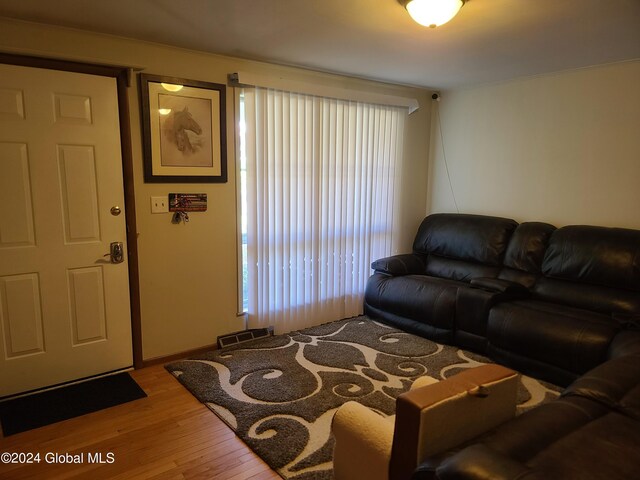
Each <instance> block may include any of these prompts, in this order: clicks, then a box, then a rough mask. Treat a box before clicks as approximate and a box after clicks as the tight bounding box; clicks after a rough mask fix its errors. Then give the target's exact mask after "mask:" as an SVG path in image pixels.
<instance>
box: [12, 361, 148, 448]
mask: <svg viewBox="0 0 640 480" xmlns="http://www.w3.org/2000/svg"><path fill="white" fill-rule="evenodd" d="M146 396H147V394H146V393H144V390H142V388H140V386H139V385H138V384H137V383H136V382H135V380H134V379H133V378H131V376H130V375H129V374H128V373H126V372H125V373H119V374H116V375H110V376H107V377H102V378H97V379H95V380H89V381H87V382H83V383H77V384H75V385H69V386H68V387H62V388H58V389H55V390H49V391H46V392H42V393H36V394H34V395H29V396H27V397H21V398H16V399H13V400H7V401H6V402H1V403H0V423H2V431H3V435H4V436H5V437H7V436H9V435H13V434H16V433H20V432H25V431H27V430H31V429H33V428H38V427H43V426H45V425H49V424H51V423H56V422H61V421H62V420H68V419H69V418H74V417H79V416H80V415H85V414H87V413H92V412H97V411H98V410H102V409H105V408H109V407H114V406H116V405H120V404H121V403H127V402H130V401H132V400H137V399H139V398H144V397H146Z"/></svg>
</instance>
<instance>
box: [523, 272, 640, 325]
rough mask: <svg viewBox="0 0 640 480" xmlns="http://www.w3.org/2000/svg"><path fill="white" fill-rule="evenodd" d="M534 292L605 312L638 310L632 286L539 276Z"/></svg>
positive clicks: (547, 298) (536, 295)
mask: <svg viewBox="0 0 640 480" xmlns="http://www.w3.org/2000/svg"><path fill="white" fill-rule="evenodd" d="M532 291H533V296H534V298H537V299H539V300H542V301H545V302H552V303H559V304H562V305H568V306H572V307H576V308H581V309H584V310H591V311H593V312H599V313H602V314H605V315H609V316H611V315H614V314H615V315H632V314H635V313H638V314H640V295H638V293H637V292H634V291H632V290H622V289H619V288H611V287H602V286H598V285H589V284H585V283H582V284H581V283H577V282H571V281H567V280H557V279H555V278H540V279H539V280H538V281H537V282H536V284H535V286H534V287H533V290H532Z"/></svg>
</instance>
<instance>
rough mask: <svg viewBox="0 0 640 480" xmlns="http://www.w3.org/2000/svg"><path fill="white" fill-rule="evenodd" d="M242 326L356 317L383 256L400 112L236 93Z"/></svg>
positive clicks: (290, 326)
mask: <svg viewBox="0 0 640 480" xmlns="http://www.w3.org/2000/svg"><path fill="white" fill-rule="evenodd" d="M242 94H243V97H244V102H243V105H244V118H245V154H246V162H247V163H246V169H247V170H246V179H247V180H246V192H245V194H246V202H247V203H246V209H247V211H246V212H245V213H246V219H247V227H246V230H247V231H246V233H247V238H246V242H247V272H246V275H247V277H248V278H247V283H248V288H247V290H248V291H247V295H248V312H247V313H248V319H249V326H250V327H251V328H256V327H265V326H268V325H273V326H275V329H276V332H287V331H291V330H296V329H300V328H305V327H308V326H312V325H317V324H320V323H323V322H327V321H332V320H338V319H341V318H347V317H352V316H355V315H358V314H361V313H362V302H363V295H364V288H365V285H366V281H367V278H368V277H369V275H370V273H371V271H370V264H371V261H372V260H375V259H376V258H380V257H384V256H387V255H389V254H390V253H391V240H392V234H393V231H392V230H393V212H394V198H395V195H396V193H397V185H396V184H397V176H398V175H397V173H398V172H399V171H400V168H399V167H400V162H401V161H402V143H403V130H404V122H405V118H406V116H407V110H406V108H399V107H392V106H381V105H371V104H365V103H360V102H350V101H345V100H336V99H329V98H322V97H315V96H311V95H304V94H297V93H290V92H282V91H277V90H272V89H265V88H258V87H256V88H251V89H244V90H243V92H242Z"/></svg>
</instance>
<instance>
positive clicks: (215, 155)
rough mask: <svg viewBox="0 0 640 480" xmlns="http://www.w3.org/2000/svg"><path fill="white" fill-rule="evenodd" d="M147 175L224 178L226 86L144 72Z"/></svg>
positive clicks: (177, 179) (152, 179) (153, 178)
mask: <svg viewBox="0 0 640 480" xmlns="http://www.w3.org/2000/svg"><path fill="white" fill-rule="evenodd" d="M139 78H140V99H141V106H142V134H143V147H144V158H143V164H144V181H145V182H147V183H226V182H227V141H226V140H227V134H226V118H227V117H226V86H225V85H223V84H219V83H211V82H202V81H197V80H187V79H184V78H176V77H168V76H160V75H151V74H144V73H141V74H140V77H139Z"/></svg>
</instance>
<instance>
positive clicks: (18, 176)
mask: <svg viewBox="0 0 640 480" xmlns="http://www.w3.org/2000/svg"><path fill="white" fill-rule="evenodd" d="M122 182H123V181H122V158H121V151H120V128H119V120H118V102H117V86H116V80H115V79H113V78H109V77H101V76H96V75H87V74H79V73H71V72H61V71H55V70H45V69H38V68H30V67H18V66H10V65H0V328H1V330H2V332H1V335H2V341H1V342H0V396H4V395H11V394H14V393H19V392H23V391H27V390H32V389H36V388H41V387H46V386H49V385H54V384H57V383H61V382H67V381H72V380H75V379H78V378H82V377H87V376H91V375H97V374H100V373H104V372H108V371H112V370H117V369H121V368H126V367H129V366H131V365H132V344H131V317H130V303H129V284H128V264H127V261H126V258H127V255H126V225H125V215H124V214H122V215H119V216H113V215H111V213H110V209H111V207H112V206H116V205H117V206H119V207H120V209H121V210H123V211H124V193H123V183H122ZM111 242H123V243H124V249H125V255H124V258H125V261H124V262H122V263H120V264H112V263H111V262H110V260H109V257H108V256H104V255H105V254H107V253H108V252H109V244H110V243H111Z"/></svg>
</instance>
